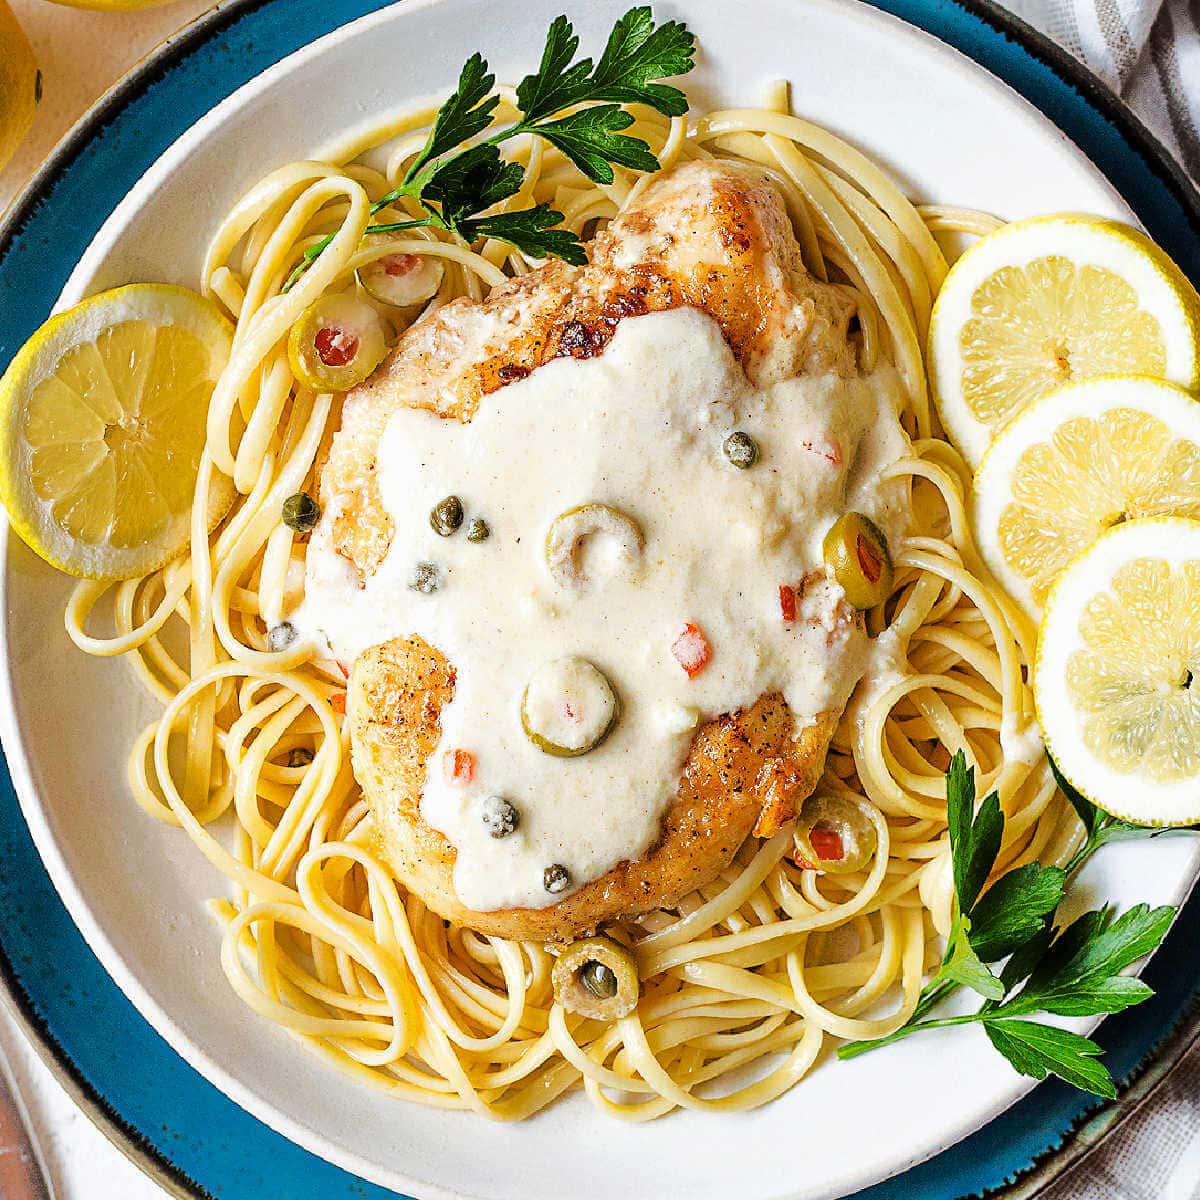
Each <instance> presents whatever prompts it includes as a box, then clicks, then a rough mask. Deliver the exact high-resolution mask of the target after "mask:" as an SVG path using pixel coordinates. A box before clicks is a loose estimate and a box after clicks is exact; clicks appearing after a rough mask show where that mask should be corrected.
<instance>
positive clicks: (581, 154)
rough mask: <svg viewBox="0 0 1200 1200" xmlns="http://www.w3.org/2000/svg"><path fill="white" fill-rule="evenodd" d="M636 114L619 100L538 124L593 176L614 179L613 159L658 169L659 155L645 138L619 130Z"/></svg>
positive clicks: (541, 132) (541, 131)
mask: <svg viewBox="0 0 1200 1200" xmlns="http://www.w3.org/2000/svg"><path fill="white" fill-rule="evenodd" d="M632 124H633V115H632V114H631V113H628V112H626V111H625V110H624V109H623V108H621V107H619V106H618V105H616V104H596V105H593V106H592V107H590V108H581V109H580V110H579V111H578V112H573V113H569V114H568V115H567V116H565V117H563V118H561V119H560V120H558V121H549V122H547V123H545V124H543V125H539V126H538V127H537V132H538V135H539V136H540V137H543V138H545V139H546V141H548V142H550V143H551V145H554V146H557V147H558V148H559V149H560V150H561V151H562V152H563V153H564V154H565V155H566V156H567V157H568V158H569V159H570V160H571V161H572V162H573V163H574V164H575V165H576V166H577V167H578V168H579V169H580V170H581V171H582V172H583V173H584V174H585V175H586V176H587V177H588V178H589V179H591V180H594V181H595V182H596V183H612V181H613V169H612V167H611V166H610V165H609V164H610V163H619V164H620V165H621V166H623V167H632V168H633V169H634V170H635V171H657V170H658V159H657V158H655V157H654V155H653V154H651V153H650V147H649V146H647V145H646V143H645V142H643V141H642V140H641V138H635V137H628V136H626V135H625V134H622V133H620V132H618V131H619V130H622V129H628V128H629V126H630V125H632Z"/></svg>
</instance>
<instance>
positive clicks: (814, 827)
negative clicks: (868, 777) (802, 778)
mask: <svg viewBox="0 0 1200 1200" xmlns="http://www.w3.org/2000/svg"><path fill="white" fill-rule="evenodd" d="M794 838H795V843H796V854H797V855H798V857H800V858H802V859H803V860H804V861H805V862H806V863H807V864H808V865H809V866H811V867H815V868H816V869H817V870H819V871H827V872H828V873H829V874H831V875H845V874H848V873H850V872H852V871H861V870H863V869H864V868H865V867H866V865H867V864H868V863H869V862H870V861H871V859H872V858H873V857H874V855H875V850H876V847H877V845H878V841H879V835H878V833H877V832H876V829H875V823H874V822H873V821H872V820H871V818H870V816H868V810H867V802H866V801H865V800H864V801H856V800H850V799H849V798H847V797H845V796H809V798H808V799H807V800H805V802H804V806H803V807H802V808H801V810H800V816H799V817H798V818H797V820H796V830H795V835H794Z"/></svg>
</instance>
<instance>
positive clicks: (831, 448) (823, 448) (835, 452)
mask: <svg viewBox="0 0 1200 1200" xmlns="http://www.w3.org/2000/svg"><path fill="white" fill-rule="evenodd" d="M800 444H801V445H802V446H803V447H804V449H805V450H808V451H810V452H811V453H813V454H817V455H819V456H820V457H821V458H823V459H824V460H825V461H826V462H827V463H829V465H830V466H831V467H840V466H841V465H842V461H843V455H842V443H841V442H839V441H838V440H837V438H835V437H834V436H833V434H831V433H823V434H819V435H818V436H817V437H814V438H810V439H805V441H803V442H801V443H800Z"/></svg>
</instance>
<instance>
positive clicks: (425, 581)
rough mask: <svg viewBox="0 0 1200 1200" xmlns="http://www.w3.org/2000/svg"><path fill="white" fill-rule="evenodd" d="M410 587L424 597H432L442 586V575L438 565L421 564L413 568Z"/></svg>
mask: <svg viewBox="0 0 1200 1200" xmlns="http://www.w3.org/2000/svg"><path fill="white" fill-rule="evenodd" d="M408 586H409V587H410V588H411V589H412V590H413V591H414V592H420V593H421V595H422V596H432V595H433V593H434V592H436V591H437V590H438V588H440V587H441V586H442V573H441V571H440V570H439V569H438V566H437V563H431V562H419V563H417V565H416V566H415V567H413V572H412V576H411V577H410V578H409V581H408Z"/></svg>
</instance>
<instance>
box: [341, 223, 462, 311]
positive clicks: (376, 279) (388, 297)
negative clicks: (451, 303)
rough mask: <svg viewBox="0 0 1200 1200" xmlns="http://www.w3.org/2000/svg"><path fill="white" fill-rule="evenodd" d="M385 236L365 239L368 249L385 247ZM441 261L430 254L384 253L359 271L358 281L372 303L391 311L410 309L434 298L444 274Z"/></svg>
mask: <svg viewBox="0 0 1200 1200" xmlns="http://www.w3.org/2000/svg"><path fill="white" fill-rule="evenodd" d="M391 240H392V239H390V238H389V237H388V235H387V234H383V233H379V234H372V235H371V236H370V237H368V238H365V239H364V242H365V244H366V245H368V246H385V245H387V244H388V243H389V242H390V241H391ZM445 273H446V272H445V268H444V267H443V266H442V260H441V259H440V258H437V257H435V256H434V255H432V254H406V253H399V254H384V255H383V256H382V257H380V258H376V259H373V260H372V261H371V262H369V263H365V264H364V265H363V266H361V267H359V268H358V282H359V283H361V284H362V286H363V290H364V291H365V292H366V293H367V295H368V296H370V297H371V298H372V299H373V300H378V301H379V303H380V304H389V305H391V306H392V307H393V308H412V307H414V306H415V305H418V304H424V303H425V302H426V301H427V300H432V299H433V297H434V296H435V295H437V290H438V288H440V287H441V286H442V277H443V276H444V275H445Z"/></svg>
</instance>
